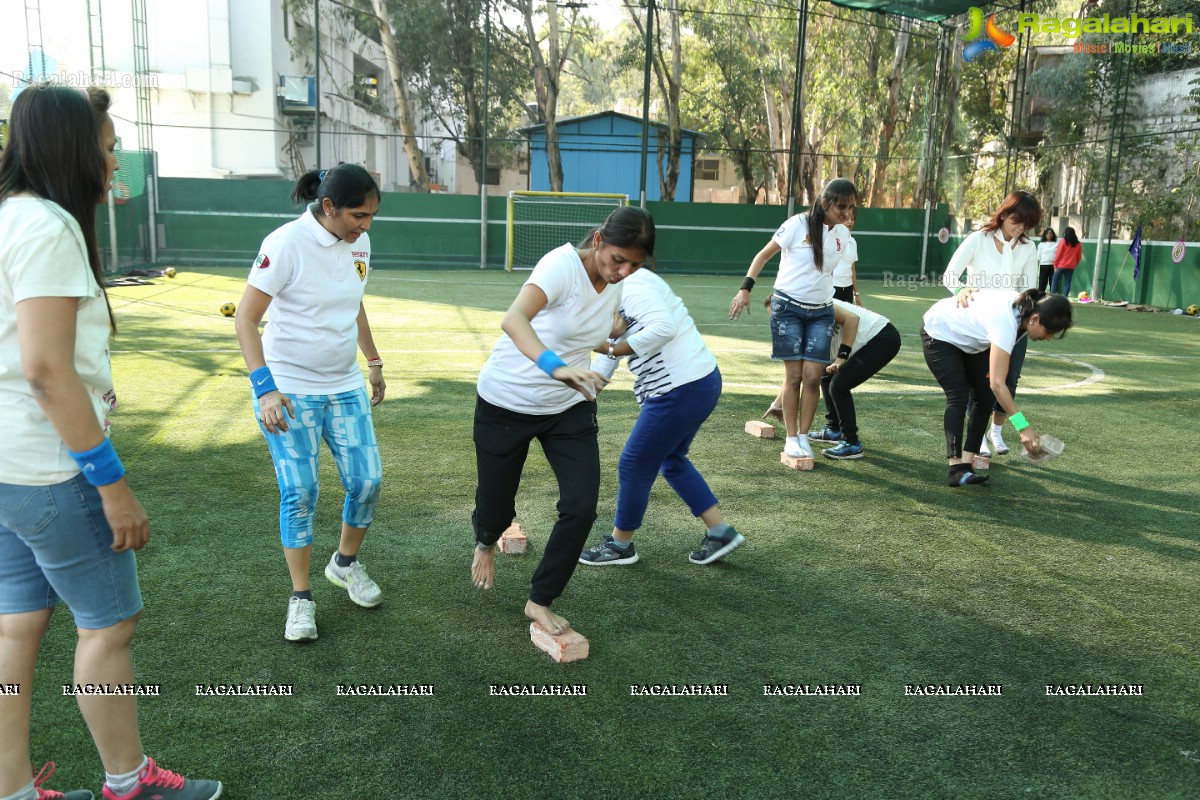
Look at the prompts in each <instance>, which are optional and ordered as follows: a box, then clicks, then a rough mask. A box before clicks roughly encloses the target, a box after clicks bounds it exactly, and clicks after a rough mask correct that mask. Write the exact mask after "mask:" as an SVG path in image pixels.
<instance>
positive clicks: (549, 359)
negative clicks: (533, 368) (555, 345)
mask: <svg viewBox="0 0 1200 800" xmlns="http://www.w3.org/2000/svg"><path fill="white" fill-rule="evenodd" d="M537 365H538V369H540V370H541V371H542V372H544V373H546V374H547V375H549V376H550V377H551V378H553V377H554V370H556V369H558V368H559V367H565V366H566V365H567V362H565V361H563V360H562V359H561V358H559V357H558V353H556V352H554V351H553V350H545V351H543V352H542V354H541V355H540V356H538V358H537Z"/></svg>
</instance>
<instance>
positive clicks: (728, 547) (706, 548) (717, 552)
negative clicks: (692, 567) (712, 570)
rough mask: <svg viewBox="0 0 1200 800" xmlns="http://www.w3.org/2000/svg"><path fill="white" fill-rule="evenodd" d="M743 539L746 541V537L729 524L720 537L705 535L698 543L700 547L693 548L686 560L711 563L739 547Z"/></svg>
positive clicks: (695, 562)
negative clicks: (697, 548)
mask: <svg viewBox="0 0 1200 800" xmlns="http://www.w3.org/2000/svg"><path fill="white" fill-rule="evenodd" d="M744 541H746V537H745V536H742V535H741V534H740V533H738V532H737V530H736V529H734V527H733V526H732V525H730V526H728V528H726V530H725V535H724V536H722V537H717V536H705V537H704V541H703V542H701V543H700V549H699V550H693V551H692V554H691V555H690V556H688V561H691V562H692V563H693V564H700V565H704V564H711V563H712V562H714V561H716V560H718V559H721V558H724V557H725V556H726V555H728V554H729V553H732V552H733V551H734V550H736V549H738V548H739V547H741V545H742V542H744Z"/></svg>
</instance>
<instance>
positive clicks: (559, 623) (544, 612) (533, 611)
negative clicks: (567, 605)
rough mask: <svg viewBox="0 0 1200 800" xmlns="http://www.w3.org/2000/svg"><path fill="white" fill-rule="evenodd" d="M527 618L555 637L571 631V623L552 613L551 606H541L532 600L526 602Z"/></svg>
mask: <svg viewBox="0 0 1200 800" xmlns="http://www.w3.org/2000/svg"><path fill="white" fill-rule="evenodd" d="M525 616H527V617H529V618H530V619H531V620H533V621H534V622H536V623H537V624H538V625H541V626H542V627H543V628H545V629H546V631H547V632H548V633H550V634H552V635H554V636H558V635H559V634H560V633H566V632H567V631H569V630H571V623H569V622H567V621H566V620H565V619H564V618H562V617H560V616H559V615H558V614H555V613H554V612H553V611H551V610H550V606H539V605H538V604H537V603H535V602H533V601H532V600H527V601H525Z"/></svg>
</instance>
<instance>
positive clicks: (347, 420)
mask: <svg viewBox="0 0 1200 800" xmlns="http://www.w3.org/2000/svg"><path fill="white" fill-rule="evenodd" d="M292 199H293V200H295V201H296V202H304V201H308V202H310V203H311V204H310V205H309V206H308V208H307V209H306V210H305V211H304V213H303V214H301V215H300V217H299V219H296V220H293V221H292V222H289V223H288V224H286V225H284V226H283V227H281V228H279V229H278V230H276V231H275V232H274V233H272V234H271V235H270V236H268V237H267V238H266V239H265V240H263V244H262V248H261V249H260V250H259V255H258V258H257V259H256V260H255V262H254V266H253V267H252V268H251V269H250V278H249V281H248V282H247V286H246V291H245V294H243V295H242V300H241V303H240V305H239V307H238V314H237V324H236V327H237V334H238V343H239V344H240V345H241V348H242V356H243V357H244V358H245V359H246V366H247V367H248V368H249V370H250V383H251V386H252V388H253V391H254V402H253V404H254V412H255V415H256V416H257V417H258V421H259V426H260V428H261V429H262V432H263V436H264V437H265V438H266V440H267V447H268V449H269V450H270V451H271V459H272V461H273V463H274V465H275V476H276V478H277V479H278V481H279V493H280V502H279V530H280V536H281V539H282V541H283V554H284V560H285V561H286V562H287V566H288V572H289V574H290V575H291V579H292V597H291V600H290V601H289V602H288V615H287V624H286V626H285V628H284V638H285V639H287V640H289V641H302V640H309V639H316V638H317V624H316V603H315V602H314V601H313V598H312V590H311V588H310V586H309V569H310V563H311V558H312V540H313V518H314V516H315V514H316V500H317V494H318V490H319V484H318V480H317V463H318V459H319V456H320V440H321V439H322V438H323V439H324V440H325V442H326V443H327V444H328V445H329V449H330V450H331V451H332V452H333V457H334V461H335V462H336V463H337V467H338V473H339V474H340V475H341V478H342V484H343V486H345V488H346V499H345V502H344V504H343V508H342V531H341V539H340V541H339V543H338V548H337V550H336V551H335V552H334V553H333V555H332V556H331V557H330V559H329V564H328V565H326V567H325V577H326V578H328V579H329V581H330V582H331V583H333V584H334V585H336V586H338V587H341V588H344V589H346V590H347V592H348V593H349V595H350V600H351V601H353V602H354V603H355V604H357V605H360V606H363V607H365V608H370V607H373V606H377V605H379V604H380V602H382V595H381V593H380V590H379V586H377V585H376V584H375V582H374V581H373V580H371V578H370V577H368V575H367V571H366V569H365V568H364V567H363V565H362V563H361V562H360V561H358V551H359V548H360V547H361V546H362V542H363V537H364V536H365V535H366V533H367V527H368V526H369V525H370V524H371V522H372V520H373V519H374V516H375V506H376V503H377V502H378V500H379V487H380V483H381V481H382V478H383V467H382V464H381V461H380V458H379V444H378V442H377V440H376V438H375V426H374V424H373V422H372V419H371V406H376V405H379V403H380V402H382V401H383V396H384V390H385V388H386V384H385V383H384V380H383V361H382V360H381V359H380V358H379V350H378V349H376V347H375V341H374V339H373V338H372V336H371V325H370V323H369V322H368V321H367V312H366V309H365V308H364V307H363V302H362V299H363V294H364V293H365V291H366V285H367V275H368V272H369V271H370V265H371V239H370V237H369V236H368V234H367V230H368V229H369V228H370V227H371V220H372V219H373V218H374V217H375V214H376V212H377V211H378V210H379V202H380V199H381V194H380V191H379V187H378V186H377V185H376V184H375V180H374V179H373V178H372V177H371V176H370V174H368V173H367V171H366V170H365V169H363V168H362V167H360V166H358V165H357V164H340V165H338V166H336V167H334V168H333V169H331V170H328V171H323V170H322V171H318V170H313V171H311V172H308V173H306V174H305V175H303V176H302V177H301V178H300V180H299V181H298V182H297V183H296V188H295V189H294V191H293V192H292ZM313 201H315V202H313ZM268 308H269V309H270V312H271V320H270V322H271V324H270V325H268V326H267V329H266V331H265V333H263V334H262V335H261V336H260V335H259V322H260V321H261V320H262V318H263V314H265V313H266V312H267V309H268ZM356 348H357V350H362V353H363V355H365V356H366V357H367V366H368V381H369V382H370V384H371V397H370V400H369V401H368V399H367V393H366V390H365V389H364V387H363V378H362V372H361V371H360V369H359V367H358V363H357V350H356Z"/></svg>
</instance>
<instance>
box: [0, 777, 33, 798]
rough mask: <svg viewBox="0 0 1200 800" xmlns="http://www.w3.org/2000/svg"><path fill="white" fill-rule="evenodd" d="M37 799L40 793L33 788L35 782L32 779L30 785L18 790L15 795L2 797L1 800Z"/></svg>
mask: <svg viewBox="0 0 1200 800" xmlns="http://www.w3.org/2000/svg"><path fill="white" fill-rule="evenodd" d="M37 799H38V793H37V789H35V788H33V780H32V779H31V780H30V781H29V783H27V784H25V785H24V786H23V787H21V788H20V789H17V791H16V792H14V793H13V794H10V795H5V796H4V797H0V800H37Z"/></svg>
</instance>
